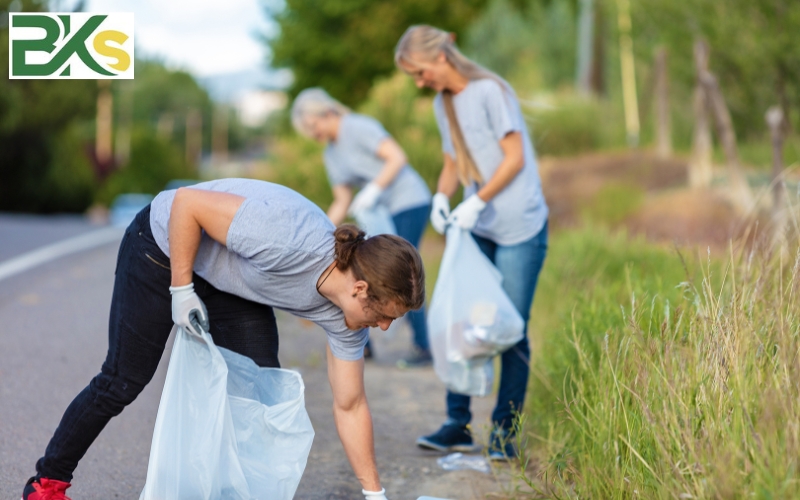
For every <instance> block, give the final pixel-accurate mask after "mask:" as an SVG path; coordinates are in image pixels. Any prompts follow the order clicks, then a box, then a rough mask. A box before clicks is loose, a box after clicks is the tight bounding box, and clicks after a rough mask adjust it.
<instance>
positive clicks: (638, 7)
mask: <svg viewBox="0 0 800 500" xmlns="http://www.w3.org/2000/svg"><path fill="white" fill-rule="evenodd" d="M631 5H632V14H633V16H634V19H633V22H634V35H635V36H636V40H635V41H634V43H635V44H636V47H637V50H638V52H639V55H640V58H641V59H643V60H645V61H650V60H651V59H652V49H653V47H654V46H655V45H657V44H664V45H666V46H667V47H668V48H669V50H670V62H671V64H670V71H671V73H672V75H673V78H674V79H675V80H676V82H677V83H679V84H681V85H683V86H685V87H691V86H692V85H693V82H694V77H695V74H694V63H693V59H692V44H693V42H694V41H695V40H696V39H698V38H704V39H705V40H706V41H707V42H708V43H709V46H710V49H711V59H710V66H711V70H712V71H713V72H714V73H716V75H717V77H718V78H719V81H720V86H721V88H722V92H723V94H724V95H725V98H726V100H727V101H728V105H729V107H730V110H731V114H732V117H733V120H734V124H735V126H736V129H737V132H738V133H739V134H740V135H741V136H744V137H746V136H760V135H761V134H762V133H763V132H764V129H765V125H764V112H765V111H766V109H767V108H768V107H769V106H771V105H774V104H780V105H782V106H783V107H784V111H785V112H786V113H787V115H788V116H792V117H793V118H794V119H795V120H796V119H797V113H796V112H797V111H800V108H799V106H800V44H798V43H797V32H798V30H800V2H796V1H791V0H726V1H725V2H719V1H716V0H693V1H692V2H675V1H673V0H640V1H638V2H632V3H631ZM687 106H688V104H687ZM792 111H794V112H792Z"/></svg>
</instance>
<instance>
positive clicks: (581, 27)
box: [575, 0, 594, 95]
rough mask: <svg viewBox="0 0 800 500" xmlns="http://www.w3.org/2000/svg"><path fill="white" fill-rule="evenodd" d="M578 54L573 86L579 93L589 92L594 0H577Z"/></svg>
mask: <svg viewBox="0 0 800 500" xmlns="http://www.w3.org/2000/svg"><path fill="white" fill-rule="evenodd" d="M579 4H580V13H579V15H578V44H577V45H578V54H577V56H578V57H577V58H576V67H575V87H576V88H577V89H578V92H580V93H581V94H585V95H588V94H591V92H592V88H591V72H592V56H594V49H593V47H592V45H593V43H594V34H593V28H594V1H593V0H579Z"/></svg>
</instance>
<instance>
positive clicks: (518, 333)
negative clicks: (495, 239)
mask: <svg viewBox="0 0 800 500" xmlns="http://www.w3.org/2000/svg"><path fill="white" fill-rule="evenodd" d="M523 327H524V324H523V321H522V317H521V316H520V314H519V312H517V310H516V308H515V307H514V304H512V303H511V299H509V298H508V296H507V295H506V293H505V291H503V287H502V276H501V275H500V272H499V271H498V270H497V268H496V267H494V265H493V264H492V262H491V261H490V260H489V259H488V258H487V257H486V256H485V255H484V254H483V252H481V250H480V248H479V247H478V244H477V243H476V242H475V240H474V239H473V238H472V236H471V235H470V234H469V232H468V231H466V230H464V229H461V228H459V227H456V226H449V227H448V229H447V245H446V246H445V249H444V255H443V257H442V264H441V266H440V268H439V277H438V279H437V280H436V286H435V287H434V290H433V298H432V299H431V306H430V309H429V312H428V335H429V337H430V342H431V351H432V353H433V366H434V369H435V371H436V374H437V375H438V376H439V378H440V379H441V380H442V381H443V382H444V383H445V384H446V385H447V387H448V389H450V390H451V391H453V392H457V393H460V394H469V395H472V396H482V395H486V394H488V391H489V390H490V388H491V379H492V373H493V367H492V363H491V358H492V357H493V356H495V355H497V354H499V353H501V352H503V351H505V350H506V349H508V348H510V347H511V346H513V345H514V344H516V343H517V342H519V341H520V340H522V335H523V333H522V331H523ZM487 387H488V388H487Z"/></svg>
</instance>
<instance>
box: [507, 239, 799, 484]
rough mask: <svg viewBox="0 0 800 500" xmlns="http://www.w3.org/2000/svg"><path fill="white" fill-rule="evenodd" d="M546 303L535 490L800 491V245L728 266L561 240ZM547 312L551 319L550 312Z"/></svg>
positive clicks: (541, 297) (541, 313) (541, 299)
mask: <svg viewBox="0 0 800 500" xmlns="http://www.w3.org/2000/svg"><path fill="white" fill-rule="evenodd" d="M553 242H554V244H553V246H552V247H551V252H550V256H549V257H548V259H549V260H548V263H547V265H546V266H545V271H544V272H543V275H542V283H541V285H540V290H539V291H538V292H537V303H536V306H535V308H534V315H533V318H534V320H533V321H534V323H533V325H534V330H535V331H537V332H540V333H539V336H540V340H539V342H540V343H541V344H540V345H539V349H538V351H539V352H542V353H547V355H546V356H545V355H539V356H537V358H536V359H535V360H533V362H532V369H533V371H534V376H533V377H532V380H531V384H532V389H531V397H530V398H529V401H528V405H527V417H528V418H527V421H528V422H529V425H530V429H531V432H530V434H529V435H528V437H530V438H531V443H532V450H533V453H534V455H536V456H538V457H540V459H541V460H540V463H541V468H540V469H539V471H538V473H537V476H531V475H529V474H527V473H522V474H521V475H520V477H521V478H522V479H523V480H524V481H525V482H526V483H527V484H528V486H529V487H530V488H531V489H532V493H531V495H532V496H536V497H537V498H538V497H539V496H541V495H546V496H547V497H559V498H637V497H639V498H687V499H688V498H750V497H754V498H796V497H797V496H798V494H800V483H798V481H797V480H796V478H797V475H798V472H800V471H798V461H797V456H798V452H800V427H798V426H797V425H796V424H795V422H797V421H798V417H800V382H798V380H800V365H798V364H797V362H796V353H797V352H798V350H799V349H800V336H798V331H800V306H798V301H797V292H798V285H797V284H798V282H800V280H799V278H800V254H795V255H791V256H790V258H786V257H783V258H782V257H781V256H780V255H776V254H771V253H770V252H768V251H761V250H753V251H749V252H747V253H744V254H741V255H735V256H734V257H732V258H731V259H730V261H729V262H728V263H727V265H726V266H725V267H724V268H723V267H722V265H721V264H720V263H717V262H715V261H712V260H706V259H705V258H703V259H700V261H698V262H695V261H693V259H688V263H687V259H684V258H682V257H680V256H678V255H676V254H675V253H670V252H668V251H666V250H661V249H659V248H655V247H652V246H649V245H646V244H644V243H642V242H641V241H639V240H634V241H629V240H627V239H626V238H624V237H622V236H609V235H608V234H607V233H603V232H597V230H584V231H580V232H571V233H564V234H562V235H560V236H559V237H558V238H554V240H553ZM537 318H538V319H537Z"/></svg>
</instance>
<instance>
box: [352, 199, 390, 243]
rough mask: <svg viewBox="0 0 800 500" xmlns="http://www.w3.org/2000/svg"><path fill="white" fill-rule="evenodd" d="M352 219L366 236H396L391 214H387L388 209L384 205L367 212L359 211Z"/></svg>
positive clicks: (376, 206) (378, 205)
mask: <svg viewBox="0 0 800 500" xmlns="http://www.w3.org/2000/svg"><path fill="white" fill-rule="evenodd" d="M353 218H354V219H355V220H356V224H358V227H360V228H361V229H362V230H363V231H364V232H365V233H367V235H368V236H376V235H379V234H397V229H396V228H395V227H394V221H393V220H392V214H390V213H389V209H388V208H386V207H385V206H384V205H381V204H377V205H375V206H374V207H373V208H370V209H368V210H359V211H357V212H356V213H354V214H353Z"/></svg>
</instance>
